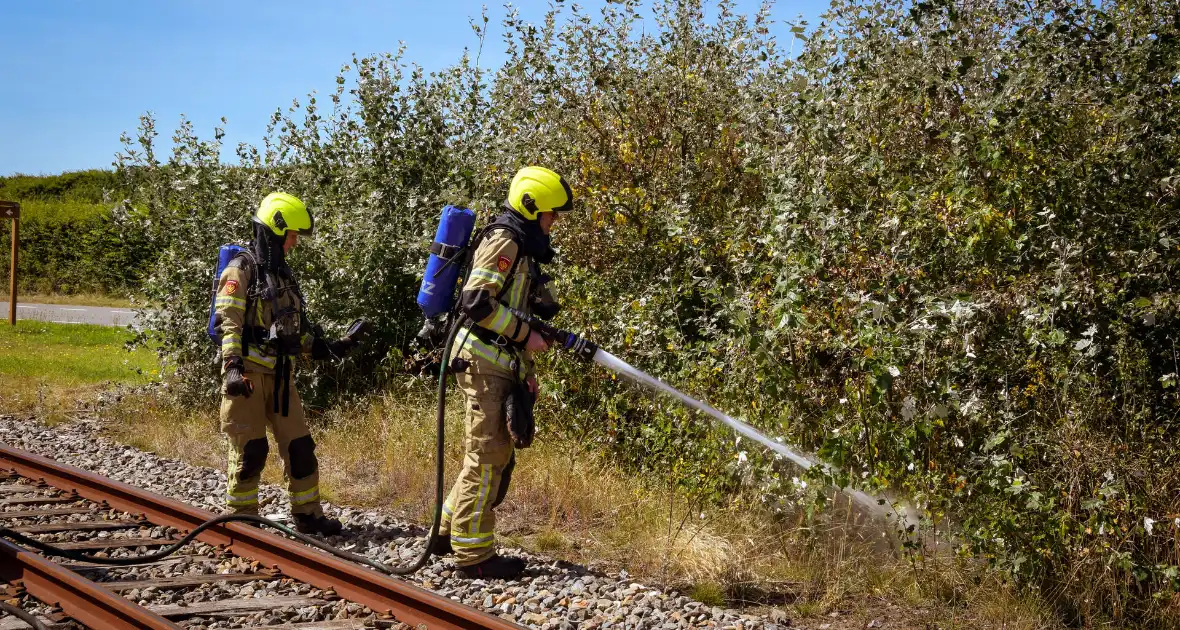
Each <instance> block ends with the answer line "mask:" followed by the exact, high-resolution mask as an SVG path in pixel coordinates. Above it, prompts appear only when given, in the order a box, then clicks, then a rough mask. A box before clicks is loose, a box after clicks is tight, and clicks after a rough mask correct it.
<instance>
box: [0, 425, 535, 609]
mask: <svg viewBox="0 0 1180 630" xmlns="http://www.w3.org/2000/svg"><path fill="white" fill-rule="evenodd" d="M0 469H9V470H12V471H13V472H15V473H17V474H19V475H20V476H22V477H27V478H29V479H36V480H42V481H44V482H45V483H47V484H49V485H51V486H53V487H55V488H59V489H62V490H70V491H73V492H76V493H77V494H78V495H79V496H81V497H83V498H86V499H90V500H91V501H101V502H105V503H106V504H107V505H108V506H110V507H111V508H114V509H116V510H120V511H124V512H129V513H140V514H144V515H145V516H146V517H147V519H148V520H149V521H151V522H152V523H154V524H156V525H166V526H169V527H175V528H176V529H179V530H182V531H190V530H192V529H195V528H196V527H197V526H198V525H200V524H201V523H204V522H205V521H207V520H209V519H211V518H213V517H214V516H215V515H214V514H213V513H211V512H208V511H205V510H202V509H200V508H196V507H193V506H191V505H188V504H186V503H182V502H180V501H177V500H175V499H170V498H168V497H164V496H160V495H158V494H154V493H152V492H148V491H147V490H143V489H140V488H136V487H134V486H130V485H127V484H125V483H121V482H118V481H115V480H113V479H109V478H107V477H103V476H101V475H96V474H94V473H92V472H89V471H86V470H82V469H80V468H76V467H74V466H70V465H67V464H62V463H61V462H57V461H54V460H52V459H49V458H46V457H42V456H40V455H36V454H34V453H29V452H27V451H22V450H20V449H16V448H12V447H11V446H8V445H6V444H2V443H0ZM197 540H200V541H201V542H204V543H208V544H210V545H222V546H226V547H228V548H229V549H230V551H231V552H232V553H233V554H234V555H238V556H243V557H248V558H252V559H254V560H257V561H259V562H261V563H262V564H263V565H266V566H270V567H274V568H276V569H278V570H279V571H281V572H282V573H283V574H285V575H287V576H289V577H292V578H294V579H296V580H299V581H301V582H306V583H308V584H311V585H312V586H314V587H316V588H319V589H325V590H327V589H331V590H334V591H335V592H336V594H337V595H339V596H340V597H342V598H344V599H346V600H348V601H351V602H355V603H358V604H361V605H363V606H367V607H369V608H370V609H372V610H374V611H376V612H388V613H390V614H392V615H393V616H394V617H396V618H397V619H398V620H399V621H401V622H402V623H406V624H409V625H411V626H413V627H414V628H415V629H416V630H475V629H478V628H487V629H489V630H511V629H519V628H521V627H522V626H518V625H516V624H514V623H512V622H509V621H507V620H505V619H502V618H500V617H494V616H492V615H489V614H487V613H484V612H482V611H479V610H476V609H474V608H471V607H469V606H464V605H463V604H460V603H459V602H456V601H453V600H450V599H447V598H445V597H442V596H440V595H437V594H435V593H432V592H430V591H427V590H425V589H422V588H419V587H417V586H414V585H412V584H409V583H406V582H404V581H402V580H398V579H395V578H392V577H389V576H386V575H382V574H380V573H376V572H374V571H371V570H368V569H364V568H361V567H360V566H359V565H356V564H353V563H350V562H345V561H343V560H340V559H339V558H336V557H334V556H331V555H328V554H326V553H322V552H319V551H316V550H314V549H312V548H310V547H306V546H304V545H302V544H300V543H297V542H295V541H292V540H290V539H287V538H284V537H282V536H278V535H275V534H272V533H270V532H267V531H264V530H262V529H260V528H257V527H252V526H249V525H244V524H242V523H226V524H222V525H217V526H214V527H212V528H210V529H208V530H205V531H204V532H202V533H201V534H200V535H198V536H197Z"/></svg>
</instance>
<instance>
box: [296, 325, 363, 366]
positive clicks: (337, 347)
mask: <svg viewBox="0 0 1180 630" xmlns="http://www.w3.org/2000/svg"><path fill="white" fill-rule="evenodd" d="M372 330H373V325H372V324H370V323H369V322H368V320H365V319H358V320H356V321H354V322H352V323H351V324H349V325H348V332H347V333H345V335H344V336H343V337H341V338H339V339H337V340H336V341H327V342H325V341H324V340H323V339H321V338H319V337H317V338H316V339H315V341H313V342H312V345H311V358H313V359H328V358H331V357H344V356H347V355H348V353H349V352H351V351H352V349H353V348H355V347H356V346H357V345H358V344H359V343H360V342H361V341H363V340H364V339H365V338H366V337H368V336H369V333H370V332H372Z"/></svg>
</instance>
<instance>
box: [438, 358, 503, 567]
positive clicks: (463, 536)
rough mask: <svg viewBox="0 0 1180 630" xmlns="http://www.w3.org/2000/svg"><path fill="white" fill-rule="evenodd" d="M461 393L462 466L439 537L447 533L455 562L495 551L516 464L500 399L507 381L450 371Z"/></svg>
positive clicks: (478, 558) (481, 558) (466, 561)
mask: <svg viewBox="0 0 1180 630" xmlns="http://www.w3.org/2000/svg"><path fill="white" fill-rule="evenodd" d="M455 380H456V381H457V383H458V385H459V387H460V388H461V389H462V390H463V393H464V394H465V395H466V396H467V410H466V418H465V420H466V422H465V424H466V430H465V434H466V447H465V450H466V452H465V453H464V455H463V470H461V471H460V472H459V479H458V480H457V481H456V482H455V485H454V487H452V488H451V494H450V496H448V497H447V501H446V503H444V504H443V517H442V524H441V525H440V526H439V535H440V536H450V538H451V547H452V548H453V549H454V550H455V562H456V564H458V565H459V566H470V565H473V564H476V563H479V562H482V561H484V560H486V559H488V558H489V557H491V556H492V555H494V554H495V552H496V548H495V544H496V534H495V530H496V512H495V509H496V507H497V506H499V505H500V503H502V502H503V501H504V496H505V495H506V494H507V493H508V485H509V482H510V481H511V480H512V469H513V467H514V466H515V464H516V460H515V457H514V454H513V448H512V440H511V438H510V437H509V436H508V423H507V419H506V418H505V416H504V401H505V400H507V398H508V394H509V392H510V391H511V389H512V380H511V379H509V378H506V377H501V376H495V375H491V374H486V373H485V374H472V373H471V370H469V371H467V372H463V373H460V374H456V375H455Z"/></svg>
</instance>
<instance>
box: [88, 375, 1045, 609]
mask: <svg viewBox="0 0 1180 630" xmlns="http://www.w3.org/2000/svg"><path fill="white" fill-rule="evenodd" d="M452 402H453V403H455V404H453V405H452V407H451V409H450V413H449V415H448V422H447V435H446V437H447V480H448V482H449V481H450V480H451V479H452V477H453V474H454V472H455V471H456V470H457V464H458V461H459V457H460V455H461V452H460V450H461V446H462V445H461V437H462V424H461V417H460V414H461V408H460V406H459V405H458V402H459V400H458V398H457V397H456V398H455V400H453V401H452ZM110 419H111V421H112V422H111V428H112V431H113V432H114V435H115V436H116V437H117V438H119V439H121V440H123V441H126V442H129V443H132V444H134V445H136V446H139V447H141V448H145V449H148V450H152V451H155V452H159V453H162V454H165V455H169V456H174V457H180V458H183V459H186V460H188V461H192V462H194V463H200V464H203V465H207V466H222V465H224V453H223V449H222V446H221V441H220V438H219V436H218V433H217V412H216V409H214V408H212V407H210V408H208V409H201V410H177V409H175V408H174V407H171V406H169V405H166V404H162V403H159V402H157V401H155V400H154V399H151V398H149V397H145V396H140V397H137V398H129V399H126V400H124V401H123V403H121V405H120V406H119V407H118V408H117V409H116V410H114V411H113V412H112V413H111V415H110ZM314 422H315V424H316V425H317V426H318V427H326V428H319V429H316V430H315V434H316V442H317V444H318V445H319V446H318V448H317V452H318V453H319V455H320V461H321V484H322V486H323V488H324V492H325V494H326V495H327V496H328V498H329V499H330V500H331V501H333V502H337V503H343V504H350V505H358V506H380V507H386V508H393V509H395V510H397V511H400V512H401V513H403V514H404V515H405V516H406V517H408V518H411V519H414V520H416V521H418V522H424V521H426V520H427V519H429V517H430V513H431V507H432V505H433V503H432V502H433V496H434V487H433V484H434V449H435V446H434V425H435V419H434V406H433V401H432V400H431V399H430V396H429V393H428V392H426V391H425V390H421V391H418V390H415V391H403V392H397V393H390V394H386V395H384V396H381V397H376V398H374V399H372V400H371V401H370V402H368V403H364V404H358V405H354V406H352V407H345V408H339V409H335V410H332V411H330V412H328V413H327V414H324V415H322V416H320V417H318V418H315V420H314ZM547 438H548V439H547ZM272 459H274V455H273V450H272ZM279 474H281V467H280V466H279V465H278V462H277V460H275V461H272V462H271V465H268V466H267V474H266V477H267V478H268V480H270V481H277V480H278V475H279ZM647 481H648V483H642V482H641V481H640V480H639V479H636V478H635V477H632V476H629V475H626V474H623V473H621V472H619V471H618V470H617V469H616V468H614V467H612V466H609V465H607V464H605V463H604V462H602V461H601V460H600V459H599V458H598V457H596V456H595V455H594V452H593V445H586V444H574V443H571V442H567V441H562V440H556V439H553V438H552V437H550V436H545V435H543V434H542V435H541V436H540V437H539V439H538V441H537V443H536V444H535V445H534V447H533V448H531V449H528V450H526V451H522V452H519V453H518V464H517V468H516V472H515V473H514V478H513V484H512V491H511V492H510V493H509V498H508V500H507V501H506V502H505V504H504V505H503V506H502V507H501V508H500V509H499V510H498V512H497V516H498V517H499V518H498V520H499V523H500V525H499V533H500V535H501V539H502V540H504V541H505V542H506V543H507V544H514V545H519V546H521V547H524V548H526V549H530V550H533V551H540V552H544V553H546V554H549V555H551V556H554V557H557V558H560V559H564V560H569V561H572V562H578V563H582V564H589V565H591V566H594V567H598V568H623V567H625V568H626V569H627V570H628V571H629V572H630V573H631V574H632V575H633V576H634V578H635V579H638V580H642V581H648V582H652V583H664V584H668V585H671V586H673V587H677V588H681V589H684V590H685V591H686V592H688V593H691V594H695V596H697V597H698V598H700V599H704V600H709V602H708V603H711V604H714V603H718V604H719V603H721V601H722V600H724V602H725V603H726V604H728V605H731V606H740V607H748V608H750V609H751V610H759V609H765V608H777V609H779V610H782V611H785V612H786V613H787V615H788V616H790V617H791V618H795V619H798V618H817V619H818V618H822V619H823V621H824V622H825V623H831V624H832V625H831V628H832V629H833V630H837V629H840V628H852V627H858V628H861V627H864V625H865V624H866V623H868V622H869V621H871V620H872V619H882V620H886V619H887V620H891V621H892V623H893V625H895V626H896V625H898V623H900V624H901V626H902V627H918V628H921V627H926V626H927V624H937V625H938V627H939V628H971V627H996V628H1001V627H1002V628H1011V629H1013V630H1024V629H1028V630H1032V629H1034V628H1051V627H1057V624H1056V623H1055V622H1054V621H1053V618H1052V616H1051V615H1049V614H1047V613H1045V612H1044V609H1043V607H1042V606H1041V605H1040V604H1039V603H1038V602H1037V601H1036V600H1035V599H1032V598H1028V597H1022V596H1020V595H1018V594H1016V593H1015V592H1014V590H1013V589H1011V588H1009V587H1008V586H1006V585H1004V584H1001V583H1000V582H998V581H997V580H996V579H995V578H993V577H989V574H988V573H987V572H986V571H985V570H983V569H982V568H980V567H978V566H977V565H976V564H973V563H969V562H963V561H957V560H954V559H952V558H934V559H927V560H925V561H923V562H922V563H921V564H920V565H917V566H915V565H913V564H911V563H910V562H909V561H908V560H906V559H905V558H904V557H900V556H898V555H897V554H896V553H894V552H893V551H891V549H890V545H889V544H887V543H883V542H882V538H881V533H880V532H881V530H880V529H879V528H875V527H873V526H872V525H871V524H863V523H859V522H857V520H856V519H854V518H853V517H852V516H850V515H849V514H847V513H842V512H840V511H832V512H831V513H829V515H828V516H826V517H824V518H823V519H821V520H819V521H812V522H808V523H806V524H804V522H803V520H802V519H801V518H795V517H793V518H790V519H784V518H783V517H781V516H779V517H775V516H772V515H770V514H768V513H766V512H765V511H763V510H762V509H761V508H760V507H759V506H758V505H753V506H752V505H749V504H742V503H736V502H735V504H734V505H732V506H728V507H710V508H704V509H702V508H701V506H700V505H697V504H695V503H693V502H691V501H688V500H686V499H685V498H684V497H683V496H681V495H679V494H677V493H675V492H670V491H668V490H661V489H659V487H660V485H661V484H659V483H652V482H653V481H654V482H659V481H660V480H647ZM833 614H835V617H832V615H833Z"/></svg>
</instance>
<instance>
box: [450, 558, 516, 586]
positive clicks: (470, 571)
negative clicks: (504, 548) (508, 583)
mask: <svg viewBox="0 0 1180 630" xmlns="http://www.w3.org/2000/svg"><path fill="white" fill-rule="evenodd" d="M524 567H525V561H524V560H521V559H520V558H511V557H507V556H501V555H498V554H497V555H494V556H492V557H490V558H488V559H487V560H484V561H483V562H480V563H478V564H473V565H470V566H466V567H459V572H460V573H462V574H463V575H464V576H465V577H468V578H470V579H473V580H474V579H484V580H501V579H502V580H514V579H516V578H518V577H520V574H521V573H524Z"/></svg>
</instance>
